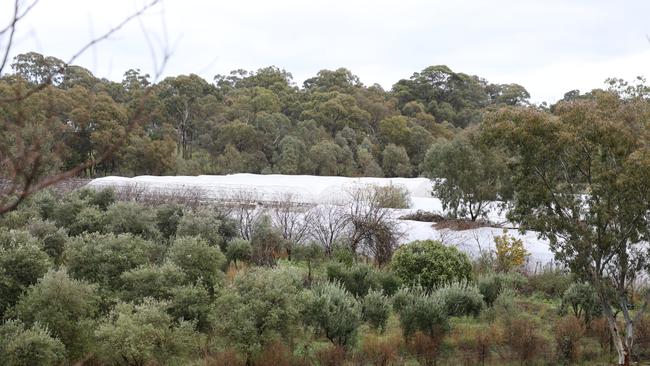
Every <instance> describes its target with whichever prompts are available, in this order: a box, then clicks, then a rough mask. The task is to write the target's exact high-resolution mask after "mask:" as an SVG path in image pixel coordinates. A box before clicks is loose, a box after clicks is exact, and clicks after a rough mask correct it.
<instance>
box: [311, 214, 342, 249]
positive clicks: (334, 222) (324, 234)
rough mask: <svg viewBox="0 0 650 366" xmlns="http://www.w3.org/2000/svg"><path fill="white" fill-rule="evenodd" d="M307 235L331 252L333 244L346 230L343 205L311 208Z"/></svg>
mask: <svg viewBox="0 0 650 366" xmlns="http://www.w3.org/2000/svg"><path fill="white" fill-rule="evenodd" d="M308 224H309V235H310V236H311V237H312V238H313V239H314V240H315V241H316V242H318V243H319V244H320V245H322V246H323V249H325V253H327V255H330V254H332V249H333V247H334V244H336V243H337V242H338V241H340V240H341V239H342V238H343V237H344V235H345V234H346V233H347V231H348V227H349V226H348V224H349V221H348V215H347V214H346V210H345V207H344V206H341V205H335V204H327V205H319V206H316V207H314V208H312V209H311V212H310V215H309V221H308Z"/></svg>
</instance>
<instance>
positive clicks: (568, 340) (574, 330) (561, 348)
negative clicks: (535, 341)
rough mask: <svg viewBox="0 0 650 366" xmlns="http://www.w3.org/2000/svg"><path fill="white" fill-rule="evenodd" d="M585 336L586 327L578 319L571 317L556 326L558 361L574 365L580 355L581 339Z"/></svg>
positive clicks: (565, 318)
mask: <svg viewBox="0 0 650 366" xmlns="http://www.w3.org/2000/svg"><path fill="white" fill-rule="evenodd" d="M584 334H585V325H584V323H583V322H582V321H581V320H580V319H579V318H577V317H575V316H573V315H570V316H567V317H564V318H562V319H560V320H559V321H558V322H557V323H556V324H555V332H554V335H555V349H556V352H557V356H558V360H559V361H561V362H562V361H564V362H568V364H573V363H575V362H576V361H577V360H578V357H579V354H580V343H579V342H580V339H581V338H582V337H583V336H584Z"/></svg>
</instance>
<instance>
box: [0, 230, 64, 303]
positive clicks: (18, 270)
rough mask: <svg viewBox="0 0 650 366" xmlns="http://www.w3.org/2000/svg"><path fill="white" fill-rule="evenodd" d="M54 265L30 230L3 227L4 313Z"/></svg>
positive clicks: (0, 295) (0, 297) (0, 276)
mask: <svg viewBox="0 0 650 366" xmlns="http://www.w3.org/2000/svg"><path fill="white" fill-rule="evenodd" d="M51 266H52V260H51V259H50V257H49V256H48V255H47V253H45V252H44V251H43V250H42V249H41V246H40V245H39V243H38V240H36V238H34V237H33V236H31V235H30V234H29V233H28V232H25V231H15V230H11V231H7V230H4V229H0V315H2V314H4V312H5V311H6V310H7V309H8V308H9V307H11V306H13V305H14V304H15V303H16V301H17V300H18V297H19V296H20V294H21V293H22V292H23V291H25V290H26V289H27V287H29V286H30V285H33V284H35V283H36V281H38V279H39V278H41V277H42V276H43V275H44V274H45V273H46V272H47V270H48V269H49V268H50V267H51Z"/></svg>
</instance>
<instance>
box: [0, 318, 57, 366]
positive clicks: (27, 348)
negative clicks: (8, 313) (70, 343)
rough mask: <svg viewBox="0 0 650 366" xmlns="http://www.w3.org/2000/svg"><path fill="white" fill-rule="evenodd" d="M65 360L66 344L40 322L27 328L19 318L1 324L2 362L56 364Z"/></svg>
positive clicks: (30, 365)
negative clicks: (52, 334)
mask: <svg viewBox="0 0 650 366" xmlns="http://www.w3.org/2000/svg"><path fill="white" fill-rule="evenodd" d="M64 360H65V346H64V345H63V343H61V341H60V340H58V339H56V338H53V337H52V336H51V335H50V334H49V333H48V331H47V329H45V328H43V327H42V326H41V325H39V324H35V325H33V326H32V327H30V328H26V327H25V325H24V324H22V323H21V322H20V321H17V320H8V321H6V322H5V323H4V324H2V325H0V364H3V365H7V366H25V365H28V366H37V365H38V366H41V365H42V366H56V365H60V364H61V363H62V362H63V361H64Z"/></svg>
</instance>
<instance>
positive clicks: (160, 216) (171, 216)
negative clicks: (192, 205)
mask: <svg viewBox="0 0 650 366" xmlns="http://www.w3.org/2000/svg"><path fill="white" fill-rule="evenodd" d="M182 218H183V206H181V205H179V204H177V203H166V204H163V205H161V206H159V207H158V208H157V209H156V226H157V227H158V231H160V233H161V234H162V236H163V238H165V239H169V238H171V237H172V236H174V235H176V231H177V230H178V225H179V224H180V222H181V219H182Z"/></svg>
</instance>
